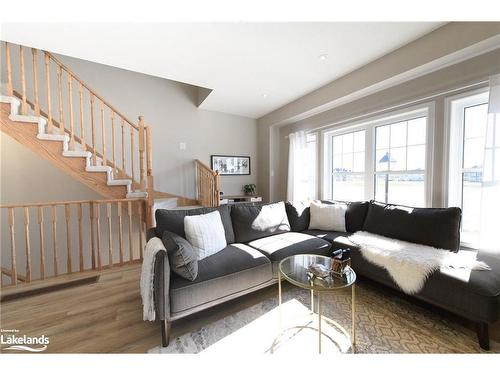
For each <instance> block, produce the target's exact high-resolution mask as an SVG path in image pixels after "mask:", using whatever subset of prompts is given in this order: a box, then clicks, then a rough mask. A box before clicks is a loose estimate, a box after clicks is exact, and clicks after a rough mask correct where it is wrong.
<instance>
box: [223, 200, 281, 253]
mask: <svg viewBox="0 0 500 375" xmlns="http://www.w3.org/2000/svg"><path fill="white" fill-rule="evenodd" d="M231 219H232V221H233V229H234V236H235V240H236V242H240V243H241V242H248V241H252V240H256V239H258V238H263V237H267V236H271V235H273V234H278V233H284V232H289V231H290V223H289V222H288V217H287V215H286V210H285V203H284V202H277V203H270V204H237V205H233V206H232V207H231Z"/></svg>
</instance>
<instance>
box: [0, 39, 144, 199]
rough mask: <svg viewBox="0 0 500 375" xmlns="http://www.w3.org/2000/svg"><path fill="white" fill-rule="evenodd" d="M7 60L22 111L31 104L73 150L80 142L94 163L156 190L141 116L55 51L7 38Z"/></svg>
mask: <svg viewBox="0 0 500 375" xmlns="http://www.w3.org/2000/svg"><path fill="white" fill-rule="evenodd" d="M15 49H17V50H18V54H15V53H14V50H15ZM28 50H29V51H30V52H31V54H30V55H31V59H29V58H28V56H27V55H28V54H29V53H28V52H27V51H28ZM5 59H6V70H7V88H6V91H7V95H10V96H17V97H18V98H19V99H20V100H21V114H23V115H27V114H29V113H28V112H29V108H31V109H32V110H33V112H34V114H35V115H41V116H43V117H45V118H46V119H47V121H48V122H47V132H48V133H52V134H54V133H56V134H57V133H58V134H62V135H64V134H67V135H68V136H69V151H75V150H77V145H79V149H80V150H82V151H89V152H91V154H92V165H94V166H99V165H100V166H109V167H111V168H112V170H113V172H114V178H115V179H130V180H132V181H133V186H132V188H133V190H139V191H143V192H144V191H147V190H151V191H153V187H152V186H151V187H150V186H148V182H151V183H152V182H153V179H152V178H149V177H152V170H151V169H150V170H148V171H146V157H147V155H151V154H152V150H151V142H150V140H151V130H150V129H149V128H148V127H147V126H146V125H145V122H144V118H143V117H142V116H139V121H138V122H137V124H136V123H134V122H132V121H131V120H129V119H128V118H127V117H126V116H125V115H123V114H122V113H121V112H119V111H118V110H117V109H116V108H115V107H113V106H112V105H111V104H110V103H109V102H107V101H106V100H104V99H103V97H102V96H100V95H99V94H98V93H96V92H95V90H93V89H92V88H90V87H89V86H88V85H87V84H86V83H85V82H84V81H83V80H82V79H80V78H79V77H78V76H77V75H76V74H75V73H74V72H73V71H71V69H69V68H68V67H67V66H65V65H64V64H62V63H61V62H60V61H59V60H58V59H57V58H56V57H55V56H54V55H52V54H51V53H50V52H47V51H40V50H37V49H35V48H27V47H24V46H21V45H19V46H17V45H13V44H11V43H8V42H5ZM27 60H30V62H31V69H28V68H27V67H26V65H27ZM16 63H18V65H19V66H18V67H16V69H13V66H15V65H16ZM28 63H29V62H28ZM116 84H117V85H119V84H120V82H117V83H116ZM147 129H149V130H147ZM146 132H148V134H149V142H148V139H147V136H146ZM146 173H147V176H146Z"/></svg>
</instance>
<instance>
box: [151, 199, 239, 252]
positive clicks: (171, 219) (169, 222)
mask: <svg viewBox="0 0 500 375" xmlns="http://www.w3.org/2000/svg"><path fill="white" fill-rule="evenodd" d="M215 210H217V211H219V213H220V216H221V219H222V225H223V226H224V232H225V234H226V242H227V243H228V244H230V243H233V242H234V232H233V224H232V222H231V215H230V213H229V207H228V206H227V205H223V206H220V207H203V208H195V209H190V210H165V209H158V210H156V212H155V218H156V235H157V236H158V237H160V238H161V236H162V235H163V232H164V231H166V230H168V231H169V232H173V233H175V234H178V235H179V236H181V237H184V238H186V233H185V232H184V217H185V216H192V215H202V214H206V213H209V212H212V211H215Z"/></svg>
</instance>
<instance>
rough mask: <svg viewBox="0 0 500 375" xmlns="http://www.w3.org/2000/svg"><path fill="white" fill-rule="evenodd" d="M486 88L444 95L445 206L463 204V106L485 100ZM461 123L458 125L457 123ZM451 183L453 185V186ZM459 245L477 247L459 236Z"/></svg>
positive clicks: (486, 99) (487, 90) (486, 95)
mask: <svg viewBox="0 0 500 375" xmlns="http://www.w3.org/2000/svg"><path fill="white" fill-rule="evenodd" d="M488 96H489V89H488V87H483V88H480V89H477V90H470V91H466V92H463V93H460V94H458V95H454V96H450V97H447V98H445V128H444V141H445V150H444V151H445V152H444V155H443V156H444V157H443V172H444V178H443V186H442V189H443V199H444V202H445V204H446V206H447V207H462V194H463V190H462V172H463V166H462V162H461V161H462V160H463V151H464V150H463V142H464V134H463V131H464V127H463V122H464V117H463V116H464V109H465V108H467V107H471V106H475V105H480V104H484V103H487V102H488ZM457 124H460V125H461V126H456V125H457ZM452 187H455V188H454V189H452ZM461 245H462V246H464V247H469V248H477V244H476V243H470V242H467V241H464V240H463V239H461Z"/></svg>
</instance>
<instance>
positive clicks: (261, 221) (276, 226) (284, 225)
mask: <svg viewBox="0 0 500 375" xmlns="http://www.w3.org/2000/svg"><path fill="white" fill-rule="evenodd" d="M252 229H255V230H258V231H260V232H269V233H271V234H272V233H274V232H289V231H290V230H291V228H290V223H289V222H288V216H287V214H286V209H285V202H277V203H270V204H266V205H263V206H262V207H261V210H260V213H259V215H258V216H257V217H256V218H255V220H254V221H253V222H252Z"/></svg>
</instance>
